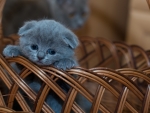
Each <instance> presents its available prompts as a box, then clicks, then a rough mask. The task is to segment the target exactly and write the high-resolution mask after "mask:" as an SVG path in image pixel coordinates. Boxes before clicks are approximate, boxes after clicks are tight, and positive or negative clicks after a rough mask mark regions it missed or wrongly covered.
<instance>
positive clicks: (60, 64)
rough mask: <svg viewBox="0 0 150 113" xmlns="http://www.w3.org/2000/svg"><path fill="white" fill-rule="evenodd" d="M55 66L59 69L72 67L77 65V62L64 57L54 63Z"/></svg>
mask: <svg viewBox="0 0 150 113" xmlns="http://www.w3.org/2000/svg"><path fill="white" fill-rule="evenodd" d="M54 66H55V67H56V68H58V69H63V70H66V69H70V68H72V67H74V66H75V62H74V61H72V60H69V59H63V60H60V61H58V62H55V63H54Z"/></svg>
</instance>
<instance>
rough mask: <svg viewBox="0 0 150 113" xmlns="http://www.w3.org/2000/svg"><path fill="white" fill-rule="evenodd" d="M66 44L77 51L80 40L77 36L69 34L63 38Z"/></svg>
mask: <svg viewBox="0 0 150 113" xmlns="http://www.w3.org/2000/svg"><path fill="white" fill-rule="evenodd" d="M63 40H64V42H65V43H66V44H67V45H68V46H69V47H70V48H72V49H75V48H76V47H77V46H78V45H79V40H78V38H77V36H76V35H75V34H73V33H72V34H67V35H66V36H65V37H63Z"/></svg>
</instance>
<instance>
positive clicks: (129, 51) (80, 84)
mask: <svg viewBox="0 0 150 113" xmlns="http://www.w3.org/2000/svg"><path fill="white" fill-rule="evenodd" d="M2 3H4V0H2V1H0V5H2ZM0 8H1V7H0ZM3 39H4V38H3V37H2V32H1V40H2V41H3V45H6V44H7V43H13V41H12V40H11V41H10V42H9V41H5V40H3ZM7 40H9V39H7ZM76 55H77V58H78V61H79V64H80V67H74V68H72V69H70V70H67V71H62V70H58V69H56V68H54V67H52V66H51V67H39V66H37V65H35V64H33V63H32V62H30V61H29V60H27V59H25V58H24V57H20V56H19V57H13V58H4V57H3V56H2V55H1V54H0V77H1V81H2V82H3V83H4V84H5V85H6V87H7V88H8V91H9V93H7V94H2V93H0V112H16V113H17V111H15V110H13V106H14V103H15V102H17V106H18V107H20V109H21V111H22V112H27V113H31V112H35V113H43V112H44V113H54V111H53V109H52V108H51V107H50V106H48V104H47V103H46V102H45V98H46V97H47V95H48V93H49V91H53V92H54V93H55V94H56V95H57V96H58V97H59V98H60V99H61V100H62V103H63V104H62V110H61V112H62V113H70V112H75V113H84V112H86V111H84V110H83V108H82V107H81V106H80V105H79V104H78V102H77V101H76V97H77V95H78V94H80V95H82V96H83V97H84V98H85V100H86V101H88V102H89V103H91V106H90V107H89V112H90V113H97V112H100V111H101V112H102V113H122V112H124V113H130V112H133V113H150V105H149V104H150V51H145V50H144V49H142V48H141V47H139V46H137V45H127V44H125V43H122V42H112V41H109V40H106V39H103V38H100V37H98V38H92V37H82V38H80V46H79V47H78V48H77V50H76ZM14 62H15V63H18V64H20V65H22V66H23V67H24V68H23V69H22V71H21V73H19V74H17V72H15V71H14V70H13V68H12V67H11V65H10V64H11V63H14ZM30 74H34V75H36V77H37V78H38V79H39V80H41V81H42V86H41V88H40V90H39V91H38V92H35V91H33V90H32V89H31V88H30V87H29V86H28V84H27V83H26V82H25V78H26V77H28V76H29V75H30ZM74 75H76V77H74ZM59 80H61V81H63V82H64V83H66V84H67V85H68V86H70V88H69V90H68V91H67V92H65V91H64V90H63V89H62V87H60V85H59V83H58V81H59ZM22 92H24V93H25V94H26V96H24V95H22ZM27 98H28V99H30V101H31V102H32V106H30V104H28V102H27ZM83 104H84V101H83ZM19 113H20V111H19Z"/></svg>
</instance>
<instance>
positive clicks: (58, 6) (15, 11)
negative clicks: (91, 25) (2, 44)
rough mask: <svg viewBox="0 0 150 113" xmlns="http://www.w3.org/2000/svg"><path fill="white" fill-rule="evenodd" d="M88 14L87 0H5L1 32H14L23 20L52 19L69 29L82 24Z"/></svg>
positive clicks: (7, 34)
mask: <svg viewBox="0 0 150 113" xmlns="http://www.w3.org/2000/svg"><path fill="white" fill-rule="evenodd" d="M88 14H89V7H88V0H6V3H5V6H4V10H3V18H2V28H3V34H4V35H5V36H9V35H10V34H16V33H17V32H18V30H19V28H20V27H21V26H22V25H23V23H24V22H25V21H30V20H41V19H44V18H47V19H54V20H56V21H58V22H60V23H62V24H64V25H65V26H67V27H69V28H70V29H73V30H74V29H78V28H79V27H81V26H83V24H84V23H85V21H86V20H87V17H88Z"/></svg>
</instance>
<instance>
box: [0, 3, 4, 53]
mask: <svg viewBox="0 0 150 113" xmlns="http://www.w3.org/2000/svg"><path fill="white" fill-rule="evenodd" d="M4 4H5V0H0V52H1V51H2V47H3V39H2V37H3V32H2V11H3V7H4Z"/></svg>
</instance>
